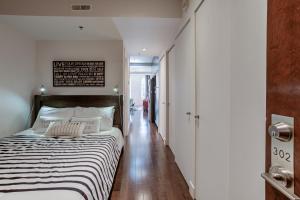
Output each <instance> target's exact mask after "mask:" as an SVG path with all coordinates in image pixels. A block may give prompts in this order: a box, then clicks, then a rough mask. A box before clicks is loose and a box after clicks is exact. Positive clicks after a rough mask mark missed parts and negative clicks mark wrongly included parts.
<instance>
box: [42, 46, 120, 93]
mask: <svg viewBox="0 0 300 200" xmlns="http://www.w3.org/2000/svg"><path fill="white" fill-rule="evenodd" d="M55 60H66V61H68V60H72V61H77V60H95V61H97V60H104V61H105V87H104V88H100V87H85V88H78V87H77V88H66V87H53V83H52V82H53V73H52V61H55ZM37 69H38V80H37V82H38V84H43V85H44V86H45V87H46V88H47V93H48V94H74V95H105V94H108V95H111V94H113V88H114V87H115V86H116V85H118V87H119V90H120V93H121V94H122V91H123V42H122V41H110V40H108V41H38V42H37Z"/></svg>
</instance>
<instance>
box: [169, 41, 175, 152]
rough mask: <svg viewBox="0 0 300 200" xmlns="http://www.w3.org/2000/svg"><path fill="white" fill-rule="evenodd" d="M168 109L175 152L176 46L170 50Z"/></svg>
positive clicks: (171, 144) (170, 138) (170, 135)
mask: <svg viewBox="0 0 300 200" xmlns="http://www.w3.org/2000/svg"><path fill="white" fill-rule="evenodd" d="M168 74H169V78H168V81H169V83H168V86H169V89H168V105H169V107H168V111H169V118H168V120H169V128H168V134H169V136H168V137H169V138H168V140H169V141H168V143H169V147H170V149H171V150H172V152H173V153H175V141H176V138H175V131H176V128H175V92H176V91H175V83H176V81H175V47H173V48H172V49H171V50H170V51H169V52H168Z"/></svg>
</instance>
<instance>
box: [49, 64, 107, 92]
mask: <svg viewBox="0 0 300 200" xmlns="http://www.w3.org/2000/svg"><path fill="white" fill-rule="evenodd" d="M53 87H105V61H53Z"/></svg>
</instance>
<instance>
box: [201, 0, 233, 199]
mask: <svg viewBox="0 0 300 200" xmlns="http://www.w3.org/2000/svg"><path fill="white" fill-rule="evenodd" d="M227 4H228V3H227V2H226V1H220V0H209V1H204V2H203V4H202V5H201V7H200V8H199V10H198V11H197V12H196V14H195V19H196V23H195V24H196V99H197V100H196V110H197V114H198V115H199V116H200V118H199V120H197V121H196V199H203V200H206V199H226V196H227V189H228V171H229V167H228V165H229V163H228V159H229V136H230V92H229V91H230V54H229V52H230V45H229V43H230V40H228V38H230V30H229V27H230V25H229V23H228V22H229V21H230V20H229V17H228V16H227V15H226V12H225V10H226V9H228V5H227Z"/></svg>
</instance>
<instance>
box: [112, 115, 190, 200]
mask: <svg viewBox="0 0 300 200" xmlns="http://www.w3.org/2000/svg"><path fill="white" fill-rule="evenodd" d="M191 199H192V198H191V197H190V195H189V191H188V186H187V184H186V182H185V181H184V178H183V176H182V174H181V173H180V171H179V169H178V167H177V165H176V164H175V162H174V156H173V154H172V152H171V150H170V149H169V147H166V146H164V144H163V141H162V139H161V137H160V136H159V134H158V133H157V129H156V127H155V125H153V124H149V123H148V118H147V116H146V115H143V113H142V111H137V112H135V114H134V115H133V116H132V126H131V131H130V134H129V136H128V137H127V138H126V144H125V148H124V153H123V156H122V158H121V161H120V164H119V168H118V171H117V175H116V180H115V183H114V186H113V189H112V195H111V200H191Z"/></svg>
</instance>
